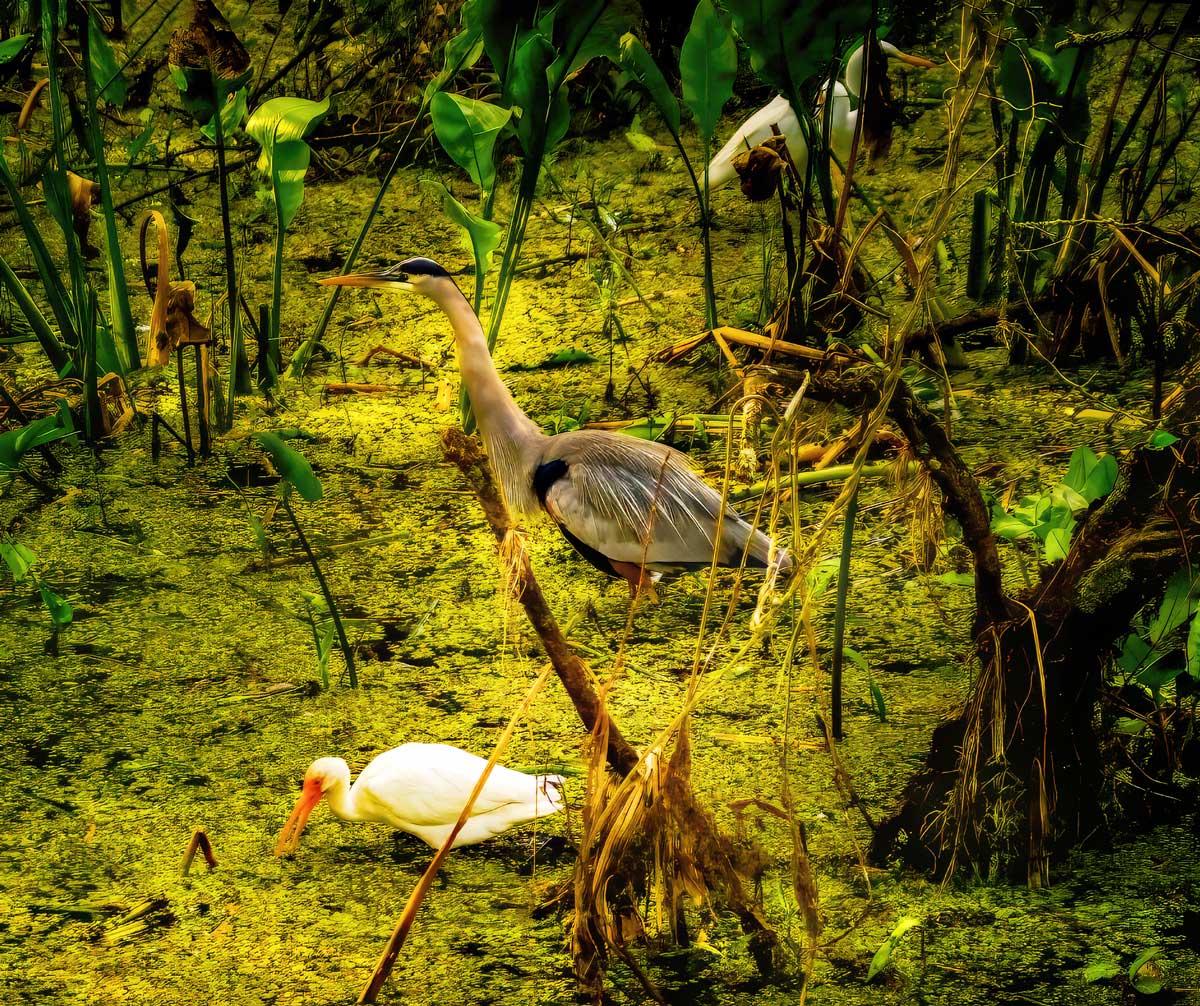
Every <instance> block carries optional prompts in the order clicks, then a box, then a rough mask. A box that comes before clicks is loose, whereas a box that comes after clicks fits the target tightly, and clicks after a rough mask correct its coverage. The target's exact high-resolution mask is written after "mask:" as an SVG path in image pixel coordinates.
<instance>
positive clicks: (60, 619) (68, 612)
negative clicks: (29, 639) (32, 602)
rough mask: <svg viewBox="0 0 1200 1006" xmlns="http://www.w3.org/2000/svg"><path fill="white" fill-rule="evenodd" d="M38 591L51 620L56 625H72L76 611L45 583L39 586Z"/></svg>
mask: <svg viewBox="0 0 1200 1006" xmlns="http://www.w3.org/2000/svg"><path fill="white" fill-rule="evenodd" d="M38 591H39V592H40V593H41V595H42V603H43V604H44V605H45V606H46V610H47V611H48V612H49V613H50V620H51V621H52V622H53V623H54V624H55V625H70V624H71V619H72V618H73V617H74V615H75V610H74V609H73V608H72V607H71V606H70V605H69V604H68V603H67V602H66V601H65V600H64V599H63V598H62V597H61V596H60V595H58V594H56V593H55V592H54V591H52V590H51V589H50V588H49V587H47V586H46V585H45V584H44V583H43V584H39V585H38Z"/></svg>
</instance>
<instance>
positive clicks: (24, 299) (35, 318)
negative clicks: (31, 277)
mask: <svg viewBox="0 0 1200 1006" xmlns="http://www.w3.org/2000/svg"><path fill="white" fill-rule="evenodd" d="M0 283H3V285H4V287H5V288H6V289H7V290H8V294H9V296H10V297H12V299H13V302H14V303H15V304H16V305H17V307H18V308H20V309H21V314H23V315H24V316H25V321H26V322H27V323H28V325H29V327H30V329H32V331H33V335H34V338H36V339H37V341H38V344H39V345H40V346H41V347H42V351H43V352H44V353H45V354H46V356H47V358H48V359H49V360H50V362H51V363H52V364H53V365H54V366H55V367H56V368H59V369H61V367H62V366H63V365H64V364H66V362H67V359H68V357H67V351H66V348H65V347H64V346H63V344H62V343H61V342H59V341H58V336H57V335H55V334H54V330H53V329H52V328H51V327H50V323H49V322H48V321H47V320H46V316H45V315H43V314H42V312H41V309H40V308H39V307H38V306H37V302H36V301H35V300H34V299H33V297H32V296H31V295H30V293H29V291H28V290H27V289H26V288H25V284H24V283H22V282H21V281H20V279H18V278H17V274H16V273H15V272H13V271H12V268H11V267H10V266H9V264H8V263H7V262H6V261H5V260H4V258H3V257H0ZM3 463H4V462H3V458H0V467H2V466H3Z"/></svg>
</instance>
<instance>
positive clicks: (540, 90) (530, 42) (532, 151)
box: [508, 32, 562, 164]
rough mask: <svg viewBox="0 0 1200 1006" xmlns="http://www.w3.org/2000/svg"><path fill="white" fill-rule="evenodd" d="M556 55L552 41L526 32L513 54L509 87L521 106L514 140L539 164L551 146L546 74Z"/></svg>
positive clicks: (548, 88)
mask: <svg viewBox="0 0 1200 1006" xmlns="http://www.w3.org/2000/svg"><path fill="white" fill-rule="evenodd" d="M555 56H556V52H555V49H554V44H553V43H552V42H551V41H550V39H548V38H547V37H546V36H545V35H543V34H541V33H540V32H529V33H528V34H527V35H526V37H525V38H524V39H523V40H522V42H521V44H520V45H519V46H518V47H517V50H516V53H515V54H514V55H513V67H512V76H511V82H510V84H509V88H508V89H509V91H510V93H511V97H512V101H513V104H515V105H517V106H518V107H519V108H520V114H519V117H518V118H517V123H516V131H517V139H518V140H519V141H520V144H521V150H522V151H524V153H525V157H526V159H528V160H531V161H534V162H536V163H538V164H540V163H541V159H542V157H543V156H544V155H545V152H546V151H547V150H549V149H550V148H551V147H552V146H553V144H551V143H550V142H549V141H548V130H549V124H548V120H549V118H550V102H551V94H550V85H549V82H548V80H547V78H546V74H547V71H548V70H549V69H550V64H551V63H553V62H554V59H555ZM556 129H557V125H556ZM561 138H562V137H561V135H560V136H559V139H561Z"/></svg>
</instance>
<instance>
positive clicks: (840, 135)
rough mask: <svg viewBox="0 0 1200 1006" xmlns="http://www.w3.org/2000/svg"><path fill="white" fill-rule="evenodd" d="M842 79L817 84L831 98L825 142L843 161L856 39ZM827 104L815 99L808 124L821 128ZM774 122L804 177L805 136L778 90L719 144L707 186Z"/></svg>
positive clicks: (718, 181)
mask: <svg viewBox="0 0 1200 1006" xmlns="http://www.w3.org/2000/svg"><path fill="white" fill-rule="evenodd" d="M879 48H880V49H881V50H883V53H884V55H885V56H887V57H888V58H889V59H898V60H900V61H901V62H903V63H907V64H909V65H910V66H919V67H922V68H925V67H930V66H933V65H934V64H933V62H932V61H931V60H928V59H924V58H923V57H921V56H911V55H909V54H908V53H905V52H901V51H900V50H899V49H897V48H896V47H895V46H894V45H892V44H891V43H890V42H880V43H879ZM842 78H843V80H844V81H845V83H844V84H843V83H842V82H841V81H836V82H834V84H833V87H832V88H830V87H829V86H828V82H827V83H826V85H825V86H824V87H822V89H821V96H820V101H821V102H822V103H823V102H824V101H826V100H830V101H831V102H832V108H830V110H829V146H830V147H831V148H832V149H833V152H834V153H835V154H836V155H837V158H838V160H839V161H841V162H842V163H843V164H845V163H846V161H847V160H849V158H850V148H851V146H852V145H853V143H854V129H855V123H856V122H857V120H858V109H857V108H856V107H854V105H855V101H857V99H858V96H859V94H860V89H861V88H862V85H863V47H862V46H861V45H859V46H858V47H857V48H856V49H855V50H854V51H853V52H852V53H851V54H850V58H849V59H847V60H846V69H845V71H844V72H843V74H842ZM824 114H825V109H824V106H823V104H822V105H819V106H818V107H817V108H816V109H815V110H814V111H813V114H812V116H811V117H810V120H809V121H810V124H811V126H810V128H811V130H812V131H816V132H819V131H820V130H821V129H822V128H823V123H822V120H823V118H824ZM772 126H778V127H779V131H780V132H781V133H782V134H783V136H784V138H785V139H786V140H787V145H788V151H789V153H791V155H792V160H793V161H794V162H795V164H796V169H797V171H798V172H799V174H800V177H801V178H804V177H805V173H806V171H807V167H808V142H807V140H806V139H805V136H804V130H803V129H802V128H801V124H800V120H799V117H798V116H797V114H796V110H795V109H794V108H792V104H791V102H790V101H788V99H787V98H785V97H784V96H783V95H782V94H777V95H776V96H775V97H774V98H773V99H772V100H771V101H770V102H768V103H767V104H766V105H764V106H763V107H762V108H760V109H759V110H758V111H757V112H755V113H754V114H753V115H751V116H750V118H748V119H747V120H746V121H745V122H743V123H742V124H741V125H740V126H738V128H737V129H736V130H734V133H733V135H732V136H731V137H730V138H729V141H728V142H727V143H726V144H725V146H723V147H722V148H721V149H720V151H719V152H718V153H717V156H716V157H714V158H713V159H712V160H711V161H710V162H709V165H708V186H709V188H710V189H716V188H720V187H721V186H722V185H724V184H726V183H727V182H729V181H731V180H732V179H733V178H734V176H735V175H736V172H735V171H734V169H733V160H734V158H735V157H737V155H738V154H740V153H741V152H742V151H744V150H749V149H750V148H751V147H756V146H758V145H759V144H760V143H762V142H763V141H764V140H766V139H767V138H768V137H769V136H771V135H772V129H771V127H772Z"/></svg>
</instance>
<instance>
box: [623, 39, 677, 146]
mask: <svg viewBox="0 0 1200 1006" xmlns="http://www.w3.org/2000/svg"><path fill="white" fill-rule="evenodd" d="M621 68H622V69H623V70H624V71H625V72H626V73H627V74H629V76H630V77H632V78H633V79H634V81H636V82H637V85H638V86H639V87H640V88H641V89H642V90H643V91H645V92H646V93H647V94H648V95H649V96H650V100H651V101H653V102H654V107H655V108H657V109H658V114H659V115H661V116H662V117H663V122H665V123H666V124H667V128H668V129H669V130H670V131H671V135H672V136H678V135H679V102H678V101H676V100H675V95H673V94H672V93H671V88H670V87H669V86H668V85H667V78H666V77H664V76H663V75H662V71H661V70H660V69H659V68H658V64H657V63H655V62H654V58H653V57H652V56H651V55H650V53H648V52H647V51H646V47H645V46H644V45H642V43H641V40H640V39H639V38H638V37H637V36H636V35H634V34H632V33H630V32H626V33H625V34H624V35H622V36H621Z"/></svg>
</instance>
